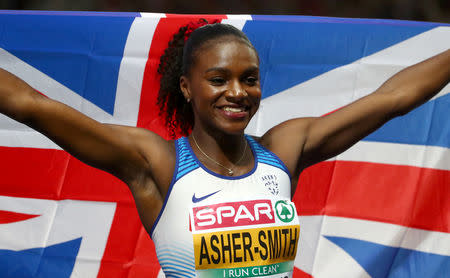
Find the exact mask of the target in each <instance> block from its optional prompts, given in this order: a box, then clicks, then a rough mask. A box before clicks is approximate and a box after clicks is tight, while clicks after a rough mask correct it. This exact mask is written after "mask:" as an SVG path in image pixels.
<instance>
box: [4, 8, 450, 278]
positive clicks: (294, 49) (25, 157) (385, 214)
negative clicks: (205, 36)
mask: <svg viewBox="0 0 450 278" xmlns="http://www.w3.org/2000/svg"><path fill="white" fill-rule="evenodd" d="M198 17H204V18H205V17H206V18H210V19H220V20H221V21H222V22H224V23H229V24H232V25H234V26H236V27H237V28H239V29H242V30H243V31H244V33H246V34H247V36H248V37H249V38H250V40H251V41H252V43H253V44H254V46H255V47H256V49H257V50H258V52H259V56H260V60H261V82H262V87H263V99H262V102H261V107H260V110H259V112H258V113H257V114H256V115H255V117H254V119H253V120H252V122H251V124H250V125H249V127H248V129H247V132H248V133H250V134H253V135H262V134H263V133H264V132H265V131H267V130H268V129H269V128H270V127H272V126H274V125H276V124H278V123H280V122H282V121H285V120H287V119H290V118H294V117H303V116H321V115H323V114H326V113H329V112H330V111H334V110H336V109H338V108H339V107H341V106H343V105H345V104H347V103H349V102H351V101H353V100H355V99H358V98H360V97H362V96H364V95H366V94H368V93H370V92H372V91H374V90H375V89H376V88H377V87H378V86H380V85H381V84H382V82H383V81H385V80H386V79H387V78H388V77H390V76H391V75H393V74H394V73H396V72H397V71H399V70H400V69H402V68H404V67H406V66H408V65H411V64H414V63H416V62H419V61H421V60H423V59H425V58H427V57H430V56H432V55H434V54H437V53H439V52H441V51H443V50H446V49H448V48H449V47H450V26H449V25H448V24H439V23H425V22H410V21H395V20H368V19H341V18H318V17H305V16H251V15H206V16H205V15H202V16H195V15H190V16H188V15H170V14H147V13H99V12H34V11H33V12H31V11H30V12H27V11H20V12H19V11H0V67H2V68H4V69H6V70H8V71H10V72H12V73H14V74H15V75H17V76H19V77H20V78H22V79H23V80H25V81H26V82H27V83H29V84H30V85H31V86H32V87H33V88H35V89H36V90H37V91H39V92H40V93H42V94H44V95H46V96H48V97H51V98H54V99H56V100H58V101H61V102H64V103H66V104H68V105H70V106H72V107H74V108H76V109H78V110H80V111H81V112H83V113H85V114H87V115H88V116H90V117H92V118H94V119H96V120H98V121H101V122H107V123H114V124H122V125H131V126H138V127H145V128H148V129H150V130H152V131H155V132H157V133H159V134H160V135H162V136H163V137H166V138H168V135H169V133H168V131H167V129H166V128H165V127H164V124H163V120H162V119H161V118H160V117H159V116H158V109H157V107H156V93H157V91H158V87H159V82H158V76H157V74H156V69H157V67H158V63H159V57H160V55H161V54H162V53H163V50H164V49H165V48H166V46H167V42H168V41H169V39H170V37H171V35H172V34H173V33H175V32H176V31H177V30H178V28H179V27H180V26H181V25H183V24H185V23H187V22H189V21H191V20H192V19H193V18H198ZM424 78H426V77H424ZM449 92H450V86H447V87H445V88H444V89H443V90H442V91H441V92H440V93H439V94H438V95H437V96H436V97H434V98H433V99H432V100H430V101H428V102H427V103H426V104H424V105H423V106H421V107H419V108H418V109H416V110H415V111H413V112H411V113H409V114H407V115H405V116H403V117H400V118H396V119H394V120H392V121H391V122H389V123H388V124H386V125H385V126H384V127H382V128H381V129H380V130H378V131H376V132H375V133H373V134H372V135H370V136H368V137H367V138H365V139H363V140H362V141H361V142H359V143H357V144H356V145H355V146H353V147H352V148H351V149H349V150H348V151H346V152H344V153H343V154H341V155H338V156H337V157H335V158H333V159H330V160H328V161H325V162H322V163H319V164H317V165H315V166H312V167H310V168H309V169H307V170H306V171H305V172H304V173H303V174H302V175H301V177H300V182H299V187H298V189H297V192H296V193H295V195H294V201H295V202H296V206H297V210H298V214H299V218H300V225H301V235H300V243H299V244H300V245H299V248H298V250H299V251H298V254H297V259H296V262H295V266H296V269H295V272H294V275H295V277H372V278H380V277H393V278H394V277H395V278H403V277H448V273H450V193H449V192H450V149H449V148H450V117H449V111H450V94H449ZM0 157H1V159H0V273H1V276H2V277H6V278H12V277H14V278H16V277H56V278H65V277H108V278H110V277H113V278H114V277H130V278H131V277H157V276H158V275H159V276H162V274H161V273H160V267H159V265H158V263H157V261H156V255H155V252H154V248H153V245H152V243H151V240H150V238H149V236H148V235H147V233H146V232H145V230H144V229H143V227H142V225H141V224H140V220H139V218H138V215H137V211H136V208H135V205H134V202H133V200H132V197H131V194H130V192H129V191H128V189H127V187H126V186H125V185H124V184H123V183H122V182H120V181H118V180H117V179H115V178H114V177H112V176H111V175H109V174H106V173H104V172H101V171H99V170H96V169H93V168H91V167H89V166H87V165H85V164H83V163H81V162H79V161H78V160H76V159H75V158H73V157H71V156H70V155H68V154H67V153H66V152H64V151H63V150H61V148H60V147H59V146H57V145H55V144H54V143H53V142H51V141H50V140H48V139H47V138H45V137H44V136H43V135H40V134H39V133H37V132H34V131H32V130H31V129H29V128H28V127H26V126H24V125H22V124H19V123H17V122H14V121H13V120H11V119H9V118H7V117H5V116H3V115H0Z"/></svg>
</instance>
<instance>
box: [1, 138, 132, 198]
mask: <svg viewBox="0 0 450 278" xmlns="http://www.w3.org/2000/svg"><path fill="white" fill-rule="evenodd" d="M0 157H1V158H2V159H0V169H1V177H2V178H1V180H0V195H6V196H14V197H23V198H39V199H50V200H62V199H76V200H86V201H105V202H128V203H131V202H132V199H131V198H132V197H131V193H130V191H129V190H128V187H127V186H126V185H125V184H124V183H123V182H121V181H120V180H119V179H117V178H115V177H113V176H112V175H110V174H108V173H106V172H103V171H101V170H98V169H95V168H93V167H90V166H88V165H86V164H84V163H82V162H80V161H79V160H77V159H76V158H74V157H72V156H70V155H69V154H68V153H66V152H65V151H62V150H51V149H32V148H9V147H0Z"/></svg>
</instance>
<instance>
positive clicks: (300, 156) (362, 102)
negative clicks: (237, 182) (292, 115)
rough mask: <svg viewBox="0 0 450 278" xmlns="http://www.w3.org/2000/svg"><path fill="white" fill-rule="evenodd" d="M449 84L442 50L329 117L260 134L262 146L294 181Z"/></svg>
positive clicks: (449, 58)
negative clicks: (280, 161) (285, 166)
mask: <svg viewBox="0 0 450 278" xmlns="http://www.w3.org/2000/svg"><path fill="white" fill-rule="evenodd" d="M449 82H450V50H447V51H445V52H443V53H441V54H439V55H436V56H434V57H431V58H429V59H427V60H425V61H423V62H421V63H418V64H416V65H413V66H410V67H408V68H406V69H404V70H402V71H400V72H399V73H397V74H395V75H394V76H393V77H391V78H390V79H389V80H387V81H386V82H385V83H384V84H383V85H382V86H381V87H380V88H378V89H377V90H376V91H375V92H374V93H372V94H370V95H368V96H366V97H363V98H361V99H359V100H357V101H355V102H353V103H351V104H349V105H347V106H345V107H343V108H342V109H340V110H338V111H336V112H334V113H331V114H329V115H327V116H324V117H320V118H303V119H294V120H290V121H287V122H284V123H282V124H280V125H278V126H276V127H274V128H273V129H271V130H270V131H269V132H268V133H267V134H266V135H264V136H263V138H262V141H263V144H265V145H266V146H268V147H269V149H271V150H273V151H274V152H275V153H276V154H278V155H279V156H280V158H281V159H282V160H283V161H285V163H286V164H287V166H288V168H289V170H290V171H291V173H292V174H294V176H295V175H298V174H299V173H300V172H301V170H302V169H304V168H306V167H308V166H310V165H312V164H314V163H317V162H320V161H323V160H325V159H328V158H330V157H333V156H335V155H337V154H339V153H341V152H343V151H345V150H346V149H348V148H349V147H351V146H352V145H353V144H355V143H356V142H358V141H359V140H361V139H362V138H364V137H365V136H367V135H368V134H370V133H371V132H373V131H374V130H376V129H377V128H379V127H380V126H382V125H383V124H384V123H386V122H387V121H388V120H390V119H392V118H394V117H396V116H399V115H404V114H406V113H408V112H409V111H411V110H412V109H414V108H415V107H417V106H419V105H421V104H422V103H424V102H426V101H427V100H428V99H430V98H432V97H433V96H434V95H436V94H437V93H438V92H439V91H440V90H441V89H442V88H443V87H444V86H445V85H446V84H447V83H449ZM277 142H281V143H277ZM286 146H289V148H287V147H286Z"/></svg>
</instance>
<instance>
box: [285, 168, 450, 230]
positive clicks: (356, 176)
mask: <svg viewBox="0 0 450 278" xmlns="http://www.w3.org/2000/svg"><path fill="white" fill-rule="evenodd" d="M449 184H450V171H445V170H436V169H428V168H419V167H411V166H400V165H386V164H377V163H367V162H350V161H332V162H322V163H319V164H317V165H314V166H312V167H310V168H309V169H307V170H305V171H304V173H302V175H301V177H300V182H299V185H298V190H297V192H296V193H295V195H294V198H293V199H294V201H295V203H296V205H297V209H298V213H299V215H330V216H342V217H350V218H358V219H367V220H374V221H381V222H387V223H393V224H398V225H403V226H409V227H413V228H419V229H425V230H434V231H440V232H446V233H449V232H450V198H449V196H450V194H449V192H450V188H449V186H448V185H449Z"/></svg>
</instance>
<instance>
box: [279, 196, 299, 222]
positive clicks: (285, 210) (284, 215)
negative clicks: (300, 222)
mask: <svg viewBox="0 0 450 278" xmlns="http://www.w3.org/2000/svg"><path fill="white" fill-rule="evenodd" d="M275 211H276V213H277V216H278V218H279V219H280V220H281V221H283V222H285V223H288V222H291V221H292V220H293V219H294V217H295V211H294V206H293V205H292V204H289V203H288V202H287V201H285V200H281V201H278V202H276V203H275Z"/></svg>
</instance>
